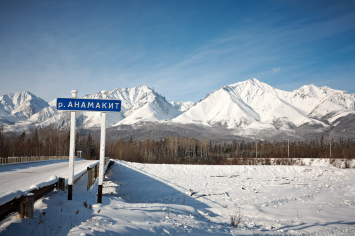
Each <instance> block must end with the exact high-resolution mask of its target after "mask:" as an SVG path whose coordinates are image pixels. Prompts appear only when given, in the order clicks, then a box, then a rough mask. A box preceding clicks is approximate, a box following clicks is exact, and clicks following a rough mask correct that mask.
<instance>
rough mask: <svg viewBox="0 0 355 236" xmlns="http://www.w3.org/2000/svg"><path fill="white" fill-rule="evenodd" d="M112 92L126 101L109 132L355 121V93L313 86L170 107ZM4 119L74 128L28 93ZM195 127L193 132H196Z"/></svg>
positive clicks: (254, 84) (4, 101) (146, 95)
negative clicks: (135, 128)
mask: <svg viewBox="0 0 355 236" xmlns="http://www.w3.org/2000/svg"><path fill="white" fill-rule="evenodd" d="M107 93H108V99H119V100H121V102H122V111H121V112H120V113H114V112H109V113H107V118H106V119H107V120H106V124H107V127H112V129H116V130H117V129H118V126H120V125H134V124H138V123H139V124H146V125H148V124H155V125H154V126H150V128H152V127H153V129H157V128H158V126H159V124H160V125H162V124H164V130H165V131H161V132H164V133H169V132H167V129H169V128H167V127H168V126H169V125H170V126H171V128H172V127H173V126H174V128H172V129H174V131H173V132H174V133H179V132H180V131H181V133H182V135H185V134H187V133H186V132H185V131H183V129H184V127H187V126H188V125H190V124H192V125H197V126H201V127H204V128H198V130H199V131H198V132H200V131H201V130H203V129H209V127H211V128H213V129H216V128H217V129H219V128H222V129H224V130H225V129H226V128H227V129H229V130H232V131H233V130H235V132H234V133H232V135H242V136H243V135H244V136H250V135H251V134H252V135H253V134H255V133H258V132H261V131H263V132H267V133H274V134H276V133H277V134H279V133H278V132H281V131H282V132H284V131H286V132H287V133H292V132H293V131H295V130H298V131H297V132H301V133H304V132H310V131H312V130H313V131H315V132H324V131H327V132H328V131H330V130H331V129H332V128H333V127H336V126H337V125H338V124H339V123H340V124H341V125H340V126H341V130H340V131H339V132H343V130H346V129H347V128H346V127H348V124H349V122H350V123H351V120H352V118H351V117H353V116H355V111H354V109H355V94H348V93H347V92H346V91H340V90H334V89H331V88H328V87H317V86H314V85H305V86H303V87H301V88H299V89H297V90H294V91H292V92H289V91H283V90H280V89H276V88H273V87H272V86H270V85H268V84H265V83H262V82H260V81H258V80H257V79H250V80H247V81H243V82H238V83H235V84H231V85H228V86H223V87H221V88H219V89H217V90H215V91H213V92H211V93H210V94H208V95H207V96H206V97H205V98H204V99H202V100H201V101H199V102H198V103H196V104H195V103H193V102H171V103H169V102H168V101H166V99H165V97H163V96H162V95H161V94H159V93H158V92H157V91H155V90H154V89H152V88H149V87H147V86H141V87H136V88H117V89H114V90H110V91H108V92H107ZM83 98H102V94H101V93H100V92H99V93H96V94H88V95H86V96H84V97H83ZM76 116H77V117H76V119H77V126H78V127H80V128H85V129H87V128H90V127H99V126H100V122H101V114H100V113H99V112H77V114H76ZM0 118H1V120H0V123H3V124H7V125H6V129H5V130H8V131H11V130H12V131H20V130H22V129H28V128H31V127H36V126H39V127H45V126H48V125H53V126H55V127H59V128H63V127H64V128H65V127H69V126H70V113H69V112H59V111H57V109H56V99H54V100H52V101H50V102H49V103H46V102H45V101H43V100H42V99H40V98H38V97H36V96H34V95H33V94H31V93H29V92H21V93H16V94H9V95H4V96H0ZM14 123H15V124H14ZM197 126H195V127H197ZM354 126H355V124H354ZM189 127H190V128H191V127H192V126H189ZM344 127H345V128H344ZM190 128H188V129H189V131H188V132H192V130H193V129H195V128H193V129H190ZM265 130H266V131H265ZM223 132H225V131H223ZM228 132H229V131H228ZM171 133H172V132H170V134H171ZM230 134H231V133H230Z"/></svg>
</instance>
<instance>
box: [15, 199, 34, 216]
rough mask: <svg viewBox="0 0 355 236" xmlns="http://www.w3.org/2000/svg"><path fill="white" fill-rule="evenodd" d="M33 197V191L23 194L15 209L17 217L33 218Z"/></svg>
mask: <svg viewBox="0 0 355 236" xmlns="http://www.w3.org/2000/svg"><path fill="white" fill-rule="evenodd" d="M34 199H35V198H34V194H33V193H29V194H27V195H23V196H22V197H21V198H20V200H19V204H18V210H17V219H21V218H29V219H33V210H34Z"/></svg>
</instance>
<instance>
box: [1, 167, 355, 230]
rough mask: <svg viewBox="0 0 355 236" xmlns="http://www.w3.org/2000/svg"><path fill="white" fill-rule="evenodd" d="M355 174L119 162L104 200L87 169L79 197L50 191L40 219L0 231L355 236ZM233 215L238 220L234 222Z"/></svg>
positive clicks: (329, 169) (37, 211)
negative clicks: (89, 185)
mask: <svg viewBox="0 0 355 236" xmlns="http://www.w3.org/2000/svg"><path fill="white" fill-rule="evenodd" d="M313 164H314V163H313ZM354 175H355V172H354V169H338V168H335V167H329V166H207V165H165V164H163V165H160V164H139V163H130V162H124V161H116V163H115V164H114V165H113V166H112V167H111V169H110V170H109V172H108V173H107V175H106V178H105V182H104V189H103V191H104V193H103V204H102V205H100V204H95V203H96V201H97V196H96V193H97V183H96V185H94V186H93V187H92V189H90V190H89V191H88V192H86V189H85V187H86V185H85V184H86V182H85V178H86V177H85V176H83V178H82V179H83V180H81V181H79V182H78V183H77V184H76V185H75V189H77V191H76V192H74V195H73V201H67V200H66V197H67V195H66V193H64V192H60V191H58V192H56V193H52V194H51V195H49V196H48V197H45V198H43V199H42V200H40V201H38V202H37V203H36V204H35V219H32V220H29V219H22V220H17V219H10V221H9V222H5V223H4V222H3V223H2V225H1V226H0V234H1V235H14V234H13V233H16V234H18V233H21V235H81V236H82V235H187V234H190V235H299V234H302V235H354V234H355V227H354V225H355V221H354V216H355V211H354V208H355V207H354V205H355V186H354V184H353V179H354ZM80 186H82V188H83V189H84V190H83V191H79V189H80ZM84 203H87V205H86V207H85V204H84ZM43 212H45V215H43ZM231 216H232V217H233V216H234V218H235V219H236V221H238V220H240V222H239V224H238V225H237V227H235V228H233V227H231V224H230V223H231V222H230V218H231ZM43 219H45V220H43ZM41 220H42V221H43V222H41ZM38 222H41V223H40V224H38ZM10 223H11V224H10ZM31 232H32V234H31ZM33 232H34V233H33ZM18 235H20V234H18Z"/></svg>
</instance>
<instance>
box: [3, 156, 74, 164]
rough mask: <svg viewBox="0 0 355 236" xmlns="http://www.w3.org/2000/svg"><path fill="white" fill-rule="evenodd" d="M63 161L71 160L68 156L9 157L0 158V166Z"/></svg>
mask: <svg viewBox="0 0 355 236" xmlns="http://www.w3.org/2000/svg"><path fill="white" fill-rule="evenodd" d="M75 158H76V157H75ZM63 159H69V157H68V156H38V157H9V158H0V164H1V165H3V164H11V163H19V162H31V161H47V160H63Z"/></svg>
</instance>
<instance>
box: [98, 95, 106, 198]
mask: <svg viewBox="0 0 355 236" xmlns="http://www.w3.org/2000/svg"><path fill="white" fill-rule="evenodd" d="M101 93H102V98H103V99H107V92H106V91H102V92H101ZM105 143H106V112H101V139H100V168H99V184H98V193H97V203H102V183H103V179H104V161H105Z"/></svg>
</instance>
